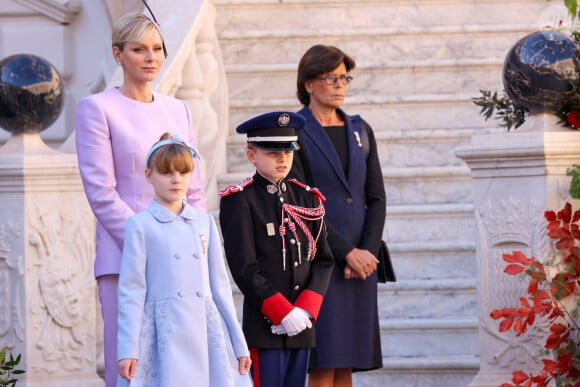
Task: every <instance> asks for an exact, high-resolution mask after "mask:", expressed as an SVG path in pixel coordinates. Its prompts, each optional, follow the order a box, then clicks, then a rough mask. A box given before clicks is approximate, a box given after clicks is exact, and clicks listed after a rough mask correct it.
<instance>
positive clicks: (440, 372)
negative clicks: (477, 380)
mask: <svg viewBox="0 0 580 387" xmlns="http://www.w3.org/2000/svg"><path fill="white" fill-rule="evenodd" d="M478 371H479V358H478V357H475V356H427V357H406V358H383V368H381V369H378V370H374V371H369V372H360V373H354V375H353V385H355V386H357V387H379V386H380V387H387V386H389V387H390V386H393V387H465V386H467V385H468V384H469V383H470V382H471V381H472V380H473V378H474V377H475V375H476V374H477V372H478Z"/></svg>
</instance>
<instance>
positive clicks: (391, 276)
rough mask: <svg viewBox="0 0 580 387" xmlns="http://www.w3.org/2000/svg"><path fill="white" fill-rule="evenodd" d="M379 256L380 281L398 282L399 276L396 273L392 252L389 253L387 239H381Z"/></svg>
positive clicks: (378, 270) (378, 271)
mask: <svg viewBox="0 0 580 387" xmlns="http://www.w3.org/2000/svg"><path fill="white" fill-rule="evenodd" d="M377 258H378V260H379V263H378V265H377V273H378V281H379V282H381V283H385V282H396V281H397V276H396V275H395V270H394V269H393V263H392V262H391V254H390V253H389V248H388V247H387V244H386V243H385V241H381V247H380V248H379V254H378V255H377Z"/></svg>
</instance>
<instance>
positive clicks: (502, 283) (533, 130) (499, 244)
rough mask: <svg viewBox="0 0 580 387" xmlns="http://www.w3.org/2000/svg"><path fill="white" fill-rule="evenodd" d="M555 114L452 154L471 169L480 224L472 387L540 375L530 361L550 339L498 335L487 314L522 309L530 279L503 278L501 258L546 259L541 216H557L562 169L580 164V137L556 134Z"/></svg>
mask: <svg viewBox="0 0 580 387" xmlns="http://www.w3.org/2000/svg"><path fill="white" fill-rule="evenodd" d="M556 121H557V119H556V117H555V116H553V115H548V114H540V115H534V116H532V117H530V118H529V119H528V120H527V121H526V123H525V124H524V125H523V126H522V127H521V128H519V129H517V130H516V131H513V132H509V133H507V132H506V133H501V134H488V135H474V136H473V137H472V139H471V145H470V146H467V147H462V148H460V149H457V150H456V155H457V156H458V157H460V158H462V159H463V160H464V161H465V162H466V163H467V164H468V166H469V167H470V168H471V171H472V176H473V192H474V205H475V216H476V220H477V230H478V233H477V236H476V239H477V265H478V300H479V305H478V307H479V342H480V371H479V373H478V374H477V376H476V377H475V378H474V380H473V381H472V383H471V384H470V387H484V386H485V387H488V386H489V387H497V386H499V385H501V384H502V383H505V382H510V381H511V378H512V371H516V370H523V371H525V372H532V371H536V370H538V369H541V368H542V365H541V363H539V362H538V361H536V359H535V358H534V357H535V356H536V355H538V353H539V351H540V349H541V348H543V345H544V343H545V339H546V337H547V334H546V332H547V330H546V325H542V324H541V323H536V324H535V325H534V327H532V329H530V330H529V331H528V332H527V333H526V334H524V335H522V336H520V337H516V336H515V334H513V333H512V332H505V333H499V331H498V326H499V320H493V319H491V318H490V317H489V314H490V312H491V311H492V310H494V309H498V308H504V307H516V306H518V305H519V302H518V299H519V297H522V296H523V297H525V296H526V295H527V293H526V288H527V279H524V278H523V277H521V276H511V275H507V274H505V273H503V270H504V268H505V262H504V261H503V259H502V254H504V253H510V254H511V253H512V252H513V251H518V250H519V251H522V252H523V253H525V254H526V255H527V256H528V257H530V256H534V257H536V258H537V259H539V260H540V259H541V260H545V258H546V257H547V256H548V253H549V251H550V247H549V243H548V238H547V236H546V228H545V226H546V222H545V220H544V212H545V211H546V210H555V211H558V210H560V209H561V208H562V207H563V205H564V203H565V202H566V201H570V202H571V203H572V205H573V207H574V208H578V206H579V203H578V201H573V200H571V199H570V197H569V192H568V190H569V184H570V178H569V177H567V176H566V170H567V168H569V167H570V166H571V165H572V164H578V163H580V132H578V131H575V130H570V129H565V128H563V127H561V126H560V125H559V124H558V123H557V122H556Z"/></svg>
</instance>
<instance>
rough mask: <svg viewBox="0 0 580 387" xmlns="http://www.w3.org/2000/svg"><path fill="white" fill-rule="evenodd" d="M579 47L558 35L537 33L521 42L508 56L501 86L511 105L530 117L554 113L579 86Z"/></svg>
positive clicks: (555, 33) (566, 37)
mask: <svg viewBox="0 0 580 387" xmlns="http://www.w3.org/2000/svg"><path fill="white" fill-rule="evenodd" d="M579 55H580V54H579V50H578V45H577V44H576V42H575V41H574V39H572V38H571V37H570V36H568V35H565V34H563V33H561V32H557V31H539V32H534V33H531V34H529V35H527V36H525V37H524V38H522V39H520V40H519V41H518V42H517V43H516V44H515V45H514V46H513V47H512V49H511V50H510V51H509V52H508V54H507V57H506V59H505V62H504V66H503V85H504V89H505V92H506V94H507V95H508V97H509V98H510V99H511V100H512V102H513V103H514V104H515V105H517V106H520V107H522V106H523V107H525V108H527V109H528V110H529V111H530V113H532V114H535V113H556V112H558V111H560V110H561V109H562V107H563V106H565V105H567V104H568V103H569V102H570V100H571V98H572V97H573V95H574V89H575V88H576V87H578V85H579V84H580V74H579V71H580V56H579Z"/></svg>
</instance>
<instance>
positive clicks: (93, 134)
mask: <svg viewBox="0 0 580 387" xmlns="http://www.w3.org/2000/svg"><path fill="white" fill-rule="evenodd" d="M153 94H154V100H153V102H151V103H143V102H138V101H135V100H133V99H130V98H127V97H125V96H123V95H122V94H121V93H120V92H119V91H118V90H117V89H116V88H113V89H110V90H107V91H104V92H102V93H98V94H94V95H91V96H88V97H85V98H83V99H82V100H81V101H80V102H79V103H78V105H77V110H76V134H75V136H76V147H77V158H78V162H79V169H80V173H81V178H82V181H83V186H84V190H85V194H86V196H87V199H88V201H89V204H90V206H91V209H92V210H93V213H94V214H95V216H96V218H97V240H96V257H95V267H94V269H95V277H98V276H100V275H104V274H119V271H120V268H121V255H122V249H123V237H124V234H125V225H126V223H127V219H128V218H129V217H130V216H131V215H133V214H135V213H137V212H140V211H143V210H145V209H147V207H148V206H149V204H150V202H151V199H152V198H153V197H154V192H153V187H152V186H151V185H150V184H149V183H147V181H146V179H145V173H144V171H145V155H146V154H147V151H148V150H149V148H150V147H151V146H152V145H153V144H154V143H155V142H157V141H158V140H159V137H160V136H161V135H162V134H163V133H164V132H170V133H175V134H179V135H180V136H181V137H182V138H184V139H187V141H188V142H189V143H190V144H193V145H194V135H193V129H192V125H191V112H190V110H189V108H188V106H187V105H186V104H185V103H184V102H182V101H179V100H177V99H175V98H172V97H168V96H166V95H162V94H158V93H153ZM187 201H188V203H189V204H191V205H192V206H193V207H196V208H198V209H201V210H203V211H206V197H205V193H204V191H203V186H202V181H201V177H200V173H199V163H198V161H197V160H196V164H195V170H194V173H193V176H192V179H191V185H190V188H189V190H188V192H187Z"/></svg>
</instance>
